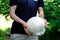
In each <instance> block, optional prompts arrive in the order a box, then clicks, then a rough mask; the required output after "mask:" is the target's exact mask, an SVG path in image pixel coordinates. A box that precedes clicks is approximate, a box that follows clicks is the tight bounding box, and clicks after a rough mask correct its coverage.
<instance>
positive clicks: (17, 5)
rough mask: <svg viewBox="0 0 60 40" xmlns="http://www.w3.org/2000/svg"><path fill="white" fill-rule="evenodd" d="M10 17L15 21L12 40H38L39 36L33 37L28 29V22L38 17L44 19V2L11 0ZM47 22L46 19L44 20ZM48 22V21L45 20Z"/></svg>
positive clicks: (41, 0) (38, 0)
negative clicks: (37, 15)
mask: <svg viewBox="0 0 60 40" xmlns="http://www.w3.org/2000/svg"><path fill="white" fill-rule="evenodd" d="M9 5H10V16H11V18H12V19H13V20H14V22H13V24H12V28H11V39H12V40H38V36H31V35H30V33H29V32H28V30H27V29H26V28H27V24H26V22H27V20H28V19H29V18H31V17H33V16H36V13H37V10H38V12H39V16H40V17H41V18H43V19H44V12H43V7H44V2H43V0H10V3H9ZM44 20H45V19H44ZM45 22H46V20H45Z"/></svg>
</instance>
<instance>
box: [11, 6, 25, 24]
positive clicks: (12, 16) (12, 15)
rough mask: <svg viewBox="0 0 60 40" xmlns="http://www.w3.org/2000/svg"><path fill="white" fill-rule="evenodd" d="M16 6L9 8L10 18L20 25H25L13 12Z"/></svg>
mask: <svg viewBox="0 0 60 40" xmlns="http://www.w3.org/2000/svg"><path fill="white" fill-rule="evenodd" d="M16 7H17V6H16V5H15V6H11V7H10V17H11V18H12V19H13V20H15V21H16V22H18V23H21V24H25V21H23V20H22V19H20V18H19V17H18V16H17V15H16V14H15V10H16Z"/></svg>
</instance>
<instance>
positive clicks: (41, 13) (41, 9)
mask: <svg viewBox="0 0 60 40" xmlns="http://www.w3.org/2000/svg"><path fill="white" fill-rule="evenodd" d="M38 13H39V17H41V18H44V11H43V7H39V8H38Z"/></svg>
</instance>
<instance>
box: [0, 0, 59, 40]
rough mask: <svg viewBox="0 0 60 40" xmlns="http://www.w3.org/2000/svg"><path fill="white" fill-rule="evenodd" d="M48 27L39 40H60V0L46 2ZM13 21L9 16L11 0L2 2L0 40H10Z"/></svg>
mask: <svg viewBox="0 0 60 40" xmlns="http://www.w3.org/2000/svg"><path fill="white" fill-rule="evenodd" d="M44 4H45V7H44V14H45V18H46V19H47V21H48V23H49V24H48V26H47V28H46V32H45V34H44V35H42V36H39V40H60V0H44ZM12 22H13V20H12V19H11V18H10V16H9V0H0V40H10V28H11V25H12Z"/></svg>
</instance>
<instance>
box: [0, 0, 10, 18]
mask: <svg viewBox="0 0 60 40" xmlns="http://www.w3.org/2000/svg"><path fill="white" fill-rule="evenodd" d="M8 4H9V0H0V14H3V15H5V17H7V16H8V15H9V5H8Z"/></svg>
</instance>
